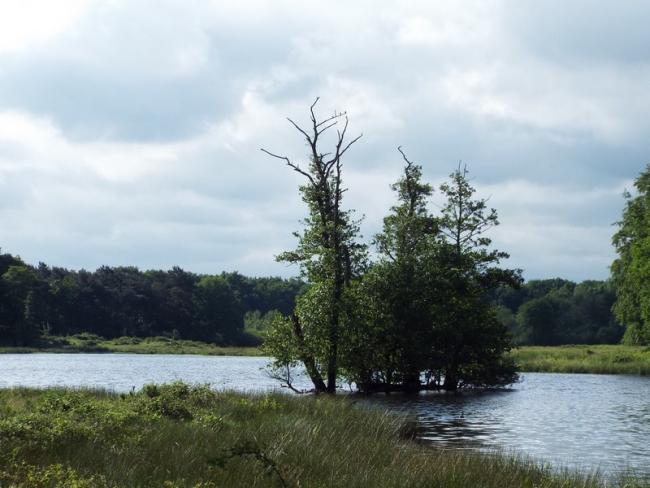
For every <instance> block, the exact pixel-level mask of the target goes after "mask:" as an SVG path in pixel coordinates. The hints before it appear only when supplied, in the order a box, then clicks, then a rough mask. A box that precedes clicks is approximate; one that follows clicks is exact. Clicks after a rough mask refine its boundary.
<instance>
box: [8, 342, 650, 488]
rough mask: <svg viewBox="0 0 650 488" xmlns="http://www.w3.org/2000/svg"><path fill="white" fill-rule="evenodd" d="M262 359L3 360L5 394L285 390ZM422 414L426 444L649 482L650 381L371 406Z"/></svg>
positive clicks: (581, 379)
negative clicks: (195, 387) (192, 387)
mask: <svg viewBox="0 0 650 488" xmlns="http://www.w3.org/2000/svg"><path fill="white" fill-rule="evenodd" d="M265 364H266V359H264V358H248V357H208V356H171V355H170V356H167V355H156V356H148V355H128V354H24V355H22V354H4V355H0V388H7V387H12V386H32V387H48V386H71V387H82V386H83V387H102V388H108V389H112V390H115V391H128V390H131V389H132V388H133V387H135V388H139V387H141V386H142V385H143V384H146V383H151V382H156V383H162V382H170V381H174V380H184V381H186V382H191V383H210V384H212V385H213V386H214V387H215V388H229V389H237V390H244V391H253V390H269V389H274V388H277V382H276V381H275V380H273V379H271V378H269V377H268V375H266V374H265V373H264V371H263V369H264V366H265ZM372 401H373V402H376V403H377V404H378V405H380V406H382V407H384V406H385V407H387V408H391V409H395V410H399V411H404V412H407V413H410V414H412V415H414V416H416V417H417V418H418V420H419V422H420V425H421V427H422V434H421V436H422V438H423V439H426V440H428V441H431V442H433V443H436V444H439V445H443V446H446V447H453V448H460V449H466V448H479V449H502V450H506V451H509V452H516V453H523V454H526V455H530V456H532V457H534V458H536V459H539V460H541V461H548V462H552V463H555V464H560V465H563V466H568V467H577V468H581V469H586V470H593V469H599V470H601V472H603V473H605V474H610V475H611V474H615V473H617V472H619V471H623V470H626V469H630V468H631V469H633V470H635V471H636V472H637V473H638V474H640V475H644V476H649V477H650V378H644V377H635V376H613V375H570V374H543V373H529V374H525V375H523V380H522V381H521V382H520V383H518V384H517V385H515V386H514V387H513V388H512V389H511V390H507V391H500V392H483V393H464V394H462V395H444V394H423V395H419V396H417V397H411V398H408V399H407V398H404V397H401V396H399V395H396V396H392V397H388V398H376V399H373V400H372Z"/></svg>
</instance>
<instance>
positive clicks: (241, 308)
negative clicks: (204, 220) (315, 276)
mask: <svg viewBox="0 0 650 488" xmlns="http://www.w3.org/2000/svg"><path fill="white" fill-rule="evenodd" d="M304 286H305V285H304V283H303V282H302V281H300V280H298V279H282V278H275V277H269V278H251V277H246V276H243V275H241V274H239V273H221V274H219V275H200V274H195V273H190V272H188V271H184V270H183V269H181V268H179V267H174V268H173V269H171V270H167V271H160V270H150V271H140V270H139V269H138V268H136V267H132V266H121V267H108V266H102V267H100V268H98V269H97V270H96V271H85V270H81V271H72V270H68V269H65V268H58V267H50V266H47V265H46V264H43V263H41V264H39V265H38V266H31V265H29V264H26V263H24V262H23V261H22V260H21V259H20V258H19V257H16V256H12V255H10V254H0V343H1V344H5V345H15V346H29V345H35V344H37V343H38V341H39V338H40V337H41V336H43V335H46V334H49V335H73V334H77V333H81V332H90V333H93V334H97V335H99V336H102V337H104V338H109V339H110V338H115V337H120V336H136V337H150V336H157V335H166V336H170V337H174V338H182V339H193V340H201V341H206V342H211V343H216V344H219V345H255V344H258V343H259V339H257V338H256V337H255V336H251V335H250V334H246V333H245V331H244V319H245V317H246V316H247V315H246V314H247V312H251V311H255V313H256V314H257V315H260V314H261V317H262V318H263V317H264V316H265V314H269V313H272V312H273V311H279V312H280V313H290V312H291V310H292V309H293V306H294V301H295V297H296V295H298V294H299V293H300V291H301V290H302V288H303V287H304ZM253 316H255V314H253ZM258 320H259V317H258Z"/></svg>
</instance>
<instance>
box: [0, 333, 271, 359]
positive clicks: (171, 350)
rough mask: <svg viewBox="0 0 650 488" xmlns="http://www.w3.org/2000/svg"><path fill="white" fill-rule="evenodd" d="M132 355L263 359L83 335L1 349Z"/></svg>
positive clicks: (205, 347)
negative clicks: (185, 355)
mask: <svg viewBox="0 0 650 488" xmlns="http://www.w3.org/2000/svg"><path fill="white" fill-rule="evenodd" d="M33 352H53V353H79V352H86V353H89V352H90V353H98V352H101V353H109V352H113V353H133V354H201V355H205V356H260V355H261V354H262V353H261V351H260V349H258V348H256V347H221V346H216V345H215V344H211V343H207V342H201V341H189V340H180V339H171V338H169V337H146V338H140V337H118V338H116V339H104V338H102V337H99V336H96V335H94V334H88V333H82V334H76V335H73V336H67V337H56V336H46V337H43V338H42V339H41V340H40V341H39V342H37V343H36V344H35V345H34V346H31V347H0V353H33Z"/></svg>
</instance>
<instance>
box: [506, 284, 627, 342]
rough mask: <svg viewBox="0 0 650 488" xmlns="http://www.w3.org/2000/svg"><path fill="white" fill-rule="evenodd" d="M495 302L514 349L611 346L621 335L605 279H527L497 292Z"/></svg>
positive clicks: (613, 296) (611, 288)
mask: <svg viewBox="0 0 650 488" xmlns="http://www.w3.org/2000/svg"><path fill="white" fill-rule="evenodd" d="M494 301H495V303H496V305H497V306H498V317H499V319H500V320H501V322H502V323H504V324H505V325H506V326H507V327H508V329H509V330H510V331H511V333H512V335H513V338H514V342H515V344H519V345H539V346H554V345H560V344H616V343H618V342H620V341H621V338H622V337H623V333H624V332H625V328H624V327H623V326H621V325H620V324H619V323H618V322H617V321H616V319H615V317H614V314H613V313H612V307H613V305H614V303H615V301H616V292H615V289H614V286H613V285H612V284H611V282H609V281H583V282H582V283H574V282H573V281H568V280H564V279H561V278H555V279H550V280H531V281H529V282H527V283H525V284H524V285H523V286H522V287H521V288H519V289H513V288H501V289H499V290H498V291H497V292H496V294H495V298H494Z"/></svg>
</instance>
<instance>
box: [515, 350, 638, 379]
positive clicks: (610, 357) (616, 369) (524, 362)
mask: <svg viewBox="0 0 650 488" xmlns="http://www.w3.org/2000/svg"><path fill="white" fill-rule="evenodd" d="M511 354H512V356H513V357H514V358H515V360H516V361H517V364H518V365H519V369H520V370H521V371H535V372H548V373H595V374H638V375H650V347H641V346H623V345H596V346H554V347H537V346H528V347H520V348H517V349H515V350H513V351H512V353H511Z"/></svg>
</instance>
